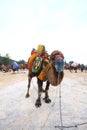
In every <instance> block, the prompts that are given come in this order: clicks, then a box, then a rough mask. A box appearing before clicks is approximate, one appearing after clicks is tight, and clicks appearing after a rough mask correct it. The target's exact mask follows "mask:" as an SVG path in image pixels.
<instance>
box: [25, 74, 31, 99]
mask: <svg viewBox="0 0 87 130" xmlns="http://www.w3.org/2000/svg"><path fill="white" fill-rule="evenodd" d="M31 80H32V77H31V76H30V75H29V74H28V88H27V93H26V96H25V97H26V98H27V97H29V96H30V94H29V89H30V84H31Z"/></svg>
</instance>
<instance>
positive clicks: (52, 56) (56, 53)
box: [50, 50, 64, 60]
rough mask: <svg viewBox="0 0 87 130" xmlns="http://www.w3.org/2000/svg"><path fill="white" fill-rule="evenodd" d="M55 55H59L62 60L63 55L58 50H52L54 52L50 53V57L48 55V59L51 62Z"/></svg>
mask: <svg viewBox="0 0 87 130" xmlns="http://www.w3.org/2000/svg"><path fill="white" fill-rule="evenodd" d="M56 55H60V56H61V57H63V59H64V55H63V53H62V52H61V51H59V50H54V51H53V52H52V53H51V55H50V59H52V60H53V59H54V58H55V56H56Z"/></svg>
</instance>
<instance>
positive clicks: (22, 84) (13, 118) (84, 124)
mask: <svg viewBox="0 0 87 130" xmlns="http://www.w3.org/2000/svg"><path fill="white" fill-rule="evenodd" d="M64 73H65V76H64V79H63V82H62V83H61V85H60V86H59V87H57V88H56V87H53V86H50V90H49V97H50V99H51V101H52V102H51V103H50V104H46V103H45V102H44V101H43V98H42V106H41V107H40V108H36V107H35V101H36V99H37V83H36V79H33V81H32V84H31V89H30V98H28V99H26V98H25V94H26V90H27V74H28V72H27V71H19V72H16V73H15V74H13V73H12V72H9V73H3V72H0V130H60V129H61V130H68V129H69V130H87V72H80V71H79V72H78V73H74V72H72V73H71V72H69V71H68V70H67V71H65V72H64ZM43 96H44V95H42V97H43Z"/></svg>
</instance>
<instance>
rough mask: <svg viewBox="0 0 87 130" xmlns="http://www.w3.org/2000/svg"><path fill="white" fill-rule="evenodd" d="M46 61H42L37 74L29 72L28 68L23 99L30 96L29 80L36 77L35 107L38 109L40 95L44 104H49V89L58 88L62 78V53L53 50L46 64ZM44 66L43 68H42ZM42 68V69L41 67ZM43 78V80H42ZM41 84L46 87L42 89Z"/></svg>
mask: <svg viewBox="0 0 87 130" xmlns="http://www.w3.org/2000/svg"><path fill="white" fill-rule="evenodd" d="M46 60H48V59H46V58H45V59H42V68H41V70H40V71H39V73H38V74H34V73H32V72H31V70H30V68H29V69H28V70H29V73H28V88H27V92H26V95H25V97H26V98H28V97H29V96H30V94H29V89H30V85H31V80H32V78H33V77H35V76H36V77H37V84H38V97H37V99H36V102H35V106H36V107H40V106H41V105H42V104H41V94H42V92H44V93H45V97H44V101H45V103H50V102H51V99H50V98H49V94H48V91H49V87H50V85H52V86H56V87H57V86H58V85H59V84H60V83H61V82H62V80H63V77H64V56H63V53H62V52H61V51H59V50H54V51H53V52H52V53H51V55H50V58H49V62H46ZM44 65H45V66H44ZM43 66H44V67H43ZM42 77H44V78H42ZM43 82H46V87H45V89H43Z"/></svg>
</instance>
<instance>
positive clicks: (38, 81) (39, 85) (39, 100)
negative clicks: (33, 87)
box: [35, 79, 43, 107]
mask: <svg viewBox="0 0 87 130" xmlns="http://www.w3.org/2000/svg"><path fill="white" fill-rule="evenodd" d="M37 84H38V98H37V100H36V103H35V106H36V107H40V106H41V93H42V85H43V81H41V80H39V79H37Z"/></svg>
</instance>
